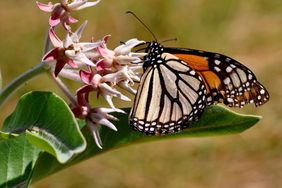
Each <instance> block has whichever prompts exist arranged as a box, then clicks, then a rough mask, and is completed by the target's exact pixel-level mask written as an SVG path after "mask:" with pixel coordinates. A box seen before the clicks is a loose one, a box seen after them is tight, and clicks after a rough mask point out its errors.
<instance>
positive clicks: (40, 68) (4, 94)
mask: <svg viewBox="0 0 282 188" xmlns="http://www.w3.org/2000/svg"><path fill="white" fill-rule="evenodd" d="M45 71H46V67H45V64H44V63H42V62H41V63H40V64H38V65H37V66H36V67H33V68H32V69H30V70H28V71H27V72H25V73H23V74H22V75H20V76H19V77H17V78H16V79H15V80H13V81H12V82H11V83H9V85H7V86H6V87H5V88H4V89H2V90H1V91H0V106H1V105H2V104H3V103H4V102H5V101H6V100H7V99H8V97H9V96H10V95H11V94H12V93H13V92H15V91H16V90H17V89H18V88H19V87H20V86H22V85H23V84H24V83H25V82H27V81H29V80H31V79H32V78H34V77H35V76H37V75H39V74H41V73H42V72H45Z"/></svg>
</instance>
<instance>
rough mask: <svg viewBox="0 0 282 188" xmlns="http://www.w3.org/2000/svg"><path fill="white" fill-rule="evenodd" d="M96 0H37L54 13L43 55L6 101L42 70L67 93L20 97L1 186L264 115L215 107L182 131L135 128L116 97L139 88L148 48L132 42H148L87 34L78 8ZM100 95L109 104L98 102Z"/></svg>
mask: <svg viewBox="0 0 282 188" xmlns="http://www.w3.org/2000/svg"><path fill="white" fill-rule="evenodd" d="M98 3H100V0H97V1H87V0H72V1H70V0H62V1H61V2H59V3H55V4H53V3H51V2H49V3H48V4H44V3H41V2H36V4H37V7H38V8H39V9H40V10H42V11H43V12H46V13H48V14H49V15H50V18H49V21H48V25H49V28H48V36H47V38H46V43H45V46H44V55H43V57H42V60H41V61H40V63H39V64H38V65H36V66H35V67H34V68H32V69H30V70H28V71H27V72H25V73H23V74H22V75H20V76H19V77H18V78H16V79H15V80H14V81H12V82H11V83H9V84H8V85H7V86H6V87H4V88H3V89H2V90H1V93H0V105H2V104H3V103H4V102H6V100H7V99H8V97H9V96H10V95H12V93H13V92H14V91H16V90H17V89H18V88H19V87H20V86H21V85H23V84H24V83H25V82H26V81H28V80H30V79H32V78H34V77H35V76H37V75H39V74H43V73H47V74H48V75H50V79H52V80H54V82H55V83H56V84H57V86H58V87H59V88H60V90H61V91H62V93H63V94H64V95H65V97H64V98H66V99H67V100H66V101H64V100H63V99H62V98H60V97H59V96H57V95H56V94H54V93H52V92H39V91H31V92H29V93H27V94H25V95H23V96H22V97H21V98H20V100H19V102H18V104H17V106H16V108H15V110H14V111H13V112H12V114H11V115H10V116H8V117H7V118H6V120H5V121H4V124H3V126H2V129H1V131H0V187H14V186H20V187H28V185H29V184H30V183H31V181H32V182H35V181H37V180H40V179H42V178H44V177H47V176H48V175H50V174H53V173H55V172H57V171H59V170H61V169H63V168H66V167H68V166H70V165H72V164H76V163H78V162H80V161H82V160H84V159H86V158H89V157H91V156H95V155H97V154H98V153H102V152H105V151H108V150H110V149H113V148H115V147H120V146H126V145H128V144H130V143H138V142H145V141H153V140H160V139H167V138H177V137H192V136H193V137H195V136H197V137H199V136H214V135H223V134H232V133H240V132H242V131H244V130H245V129H247V128H249V127H251V126H252V125H254V124H255V123H256V122H257V121H258V120H259V117H257V116H250V115H240V114H237V113H234V112H231V111H230V110H227V109H225V108H223V107H220V106H211V107H208V108H207V109H206V110H205V112H204V114H203V115H202V117H201V118H200V120H199V121H197V122H193V123H191V126H190V128H188V129H187V130H185V131H182V132H180V133H178V134H173V135H167V136H157V137H154V136H147V135H144V134H141V133H139V132H136V131H134V130H132V128H131V127H130V126H129V125H128V117H127V116H128V115H127V114H128V112H129V109H127V108H126V109H120V108H119V107H118V106H117V105H116V104H114V102H113V98H118V99H119V100H120V101H130V96H129V95H134V94H135V93H136V87H135V85H136V84H135V83H138V82H139V81H140V77H141V74H142V58H143V57H144V56H145V55H146V53H140V52H135V51H134V50H132V49H134V47H136V46H137V45H140V44H142V43H145V41H143V40H139V39H137V38H133V39H128V40H127V41H125V42H121V44H119V45H117V47H116V48H114V49H109V48H108V46H107V43H108V41H109V40H110V38H111V35H113V37H118V36H115V35H114V33H111V35H109V34H105V36H104V37H103V38H101V39H96V37H95V36H93V37H92V38H90V39H89V40H88V41H81V38H82V35H83V31H84V30H85V29H86V27H87V21H81V20H77V19H76V18H74V17H72V12H75V11H80V10H82V9H85V8H90V7H93V8H94V7H95V6H96V5H97V4H98ZM95 8H98V7H95ZM58 27H62V28H63V30H64V32H65V37H64V38H60V37H58V36H57V34H56V31H57V28H58ZM105 32H106V31H105ZM62 78H63V79H62ZM65 79H68V80H71V81H73V82H78V83H80V85H81V86H80V87H79V88H77V90H76V92H75V93H72V92H71V91H70V89H69V88H68V86H67V85H66V84H65V83H64V82H63V81H62V80H65ZM124 91H125V92H124ZM100 98H104V99H105V101H106V102H107V104H105V105H101V106H97V105H94V104H92V102H91V101H93V100H94V101H95V100H100ZM11 169H12V170H11Z"/></svg>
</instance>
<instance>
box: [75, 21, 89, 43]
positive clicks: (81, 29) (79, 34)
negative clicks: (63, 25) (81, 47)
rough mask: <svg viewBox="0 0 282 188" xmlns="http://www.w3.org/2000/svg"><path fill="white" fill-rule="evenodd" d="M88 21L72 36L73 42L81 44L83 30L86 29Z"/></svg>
mask: <svg viewBox="0 0 282 188" xmlns="http://www.w3.org/2000/svg"><path fill="white" fill-rule="evenodd" d="M87 23H88V21H87V20H86V21H84V23H83V24H81V26H80V27H79V28H78V29H77V30H76V31H75V32H74V33H73V34H72V36H71V37H72V41H73V42H75V43H78V42H79V39H80V38H81V36H82V32H83V30H84V29H85V27H86V25H87Z"/></svg>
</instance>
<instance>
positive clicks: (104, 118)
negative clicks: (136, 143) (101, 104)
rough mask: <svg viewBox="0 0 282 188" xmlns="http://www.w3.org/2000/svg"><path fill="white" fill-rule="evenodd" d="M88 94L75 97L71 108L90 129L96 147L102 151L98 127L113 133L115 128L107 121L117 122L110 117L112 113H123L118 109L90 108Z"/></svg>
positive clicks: (114, 118)
mask: <svg viewBox="0 0 282 188" xmlns="http://www.w3.org/2000/svg"><path fill="white" fill-rule="evenodd" d="M88 98H89V93H79V94H78V95H77V101H78V102H77V105H76V106H72V107H71V108H72V111H73V113H74V114H75V116H76V117H77V118H81V119H85V120H86V124H87V126H88V127H89V128H90V130H91V132H92V134H93V137H94V140H95V143H96V145H97V146H98V147H99V148H101V149H102V141H101V138H100V135H99V130H98V126H99V125H103V126H106V127H108V128H110V129H112V130H114V131H117V128H116V127H115V125H114V124H113V123H111V122H110V121H109V120H117V118H116V117H114V116H112V115H110V113H113V112H119V113H125V112H124V111H123V110H120V109H112V108H91V105H90V104H89V99H88Z"/></svg>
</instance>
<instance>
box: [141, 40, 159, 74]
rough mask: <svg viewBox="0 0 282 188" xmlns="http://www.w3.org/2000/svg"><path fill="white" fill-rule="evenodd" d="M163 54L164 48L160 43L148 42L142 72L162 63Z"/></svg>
mask: <svg viewBox="0 0 282 188" xmlns="http://www.w3.org/2000/svg"><path fill="white" fill-rule="evenodd" d="M163 52H164V47H163V46H162V45H161V44H160V43H158V42H156V41H153V42H149V43H148V46H147V48H146V53H147V55H146V56H145V57H144V64H143V68H144V70H146V68H148V67H150V66H153V65H155V64H159V63H162V62H163V59H162V57H161V55H162V53H163Z"/></svg>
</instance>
